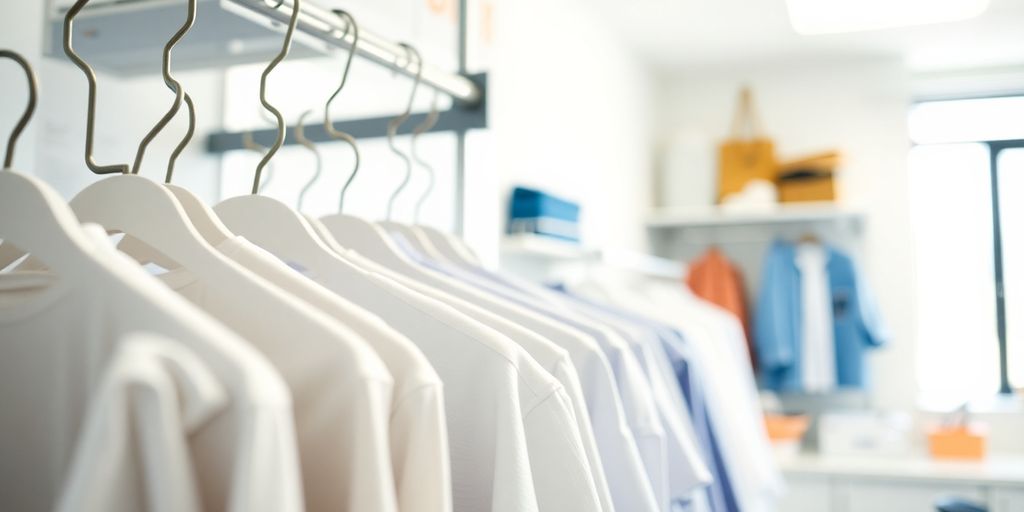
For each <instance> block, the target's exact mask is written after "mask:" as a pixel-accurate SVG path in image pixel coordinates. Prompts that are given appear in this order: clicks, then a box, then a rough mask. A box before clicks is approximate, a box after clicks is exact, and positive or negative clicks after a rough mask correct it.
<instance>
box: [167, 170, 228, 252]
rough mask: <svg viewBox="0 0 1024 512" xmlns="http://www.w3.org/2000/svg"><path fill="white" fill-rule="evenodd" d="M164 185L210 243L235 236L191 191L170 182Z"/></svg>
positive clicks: (216, 242) (214, 243)
mask: <svg viewBox="0 0 1024 512" xmlns="http://www.w3.org/2000/svg"><path fill="white" fill-rule="evenodd" d="M164 187H166V188H167V190H170V191H171V194H172V195H174V198H175V199H177V200H178V204H180V205H181V208H182V209H183V210H185V214H186V215H188V218H189V220H191V221H192V225H193V226H195V228H196V231H198V232H199V234H200V235H202V237H203V239H205V240H206V241H207V242H209V243H210V244H211V245H217V244H220V243H223V242H224V241H226V240H228V239H231V238H234V237H235V234H234V233H232V232H231V230H229V229H228V228H227V226H225V225H224V223H223V222H221V220H220V217H218V216H217V214H216V213H214V211H213V208H210V207H209V206H207V205H206V203H204V202H203V201H202V200H201V199H199V197H198V196H196V195H195V194H193V193H192V191H190V190H188V189H186V188H182V187H179V186H177V185H171V184H170V183H168V184H165V185H164Z"/></svg>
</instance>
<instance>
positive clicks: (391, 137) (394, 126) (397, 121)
mask: <svg viewBox="0 0 1024 512" xmlns="http://www.w3.org/2000/svg"><path fill="white" fill-rule="evenodd" d="M399 45H400V46H402V47H403V48H404V49H405V52H406V54H407V55H408V56H409V58H408V60H409V64H412V57H415V58H416V78H415V79H414V80H413V83H412V91H411V92H410V93H409V101H408V102H407V103H406V105H405V111H404V112H402V114H401V115H399V116H398V117H396V118H394V119H392V120H391V121H390V122H388V147H390V148H391V152H392V153H394V154H395V155H398V157H399V158H401V159H402V161H403V162H405V176H404V177H403V178H402V182H401V183H399V184H398V188H396V189H395V191H394V192H392V193H391V197H390V198H388V210H387V216H386V217H385V218H386V220H389V221H390V220H391V214H392V213H393V211H394V206H395V199H397V198H398V195H399V194H400V193H402V190H404V189H405V187H406V185H408V184H409V179H410V178H411V177H412V160H411V159H410V158H409V155H407V154H405V152H404V151H402V150H401V149H398V146H397V145H396V144H395V134H396V133H398V128H399V127H400V126H402V124H404V123H405V122H406V121H407V120H408V119H409V116H410V114H411V113H412V103H413V100H414V99H415V98H416V89H418V88H419V85H420V79H421V78H422V77H423V59H422V58H421V57H420V52H419V51H417V50H416V48H413V47H412V45H410V44H408V43H399ZM396 67H397V65H396Z"/></svg>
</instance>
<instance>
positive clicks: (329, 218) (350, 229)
mask: <svg viewBox="0 0 1024 512" xmlns="http://www.w3.org/2000/svg"><path fill="white" fill-rule="evenodd" d="M353 23H354V22H353ZM353 26H354V27H355V28H356V32H355V36H356V40H358V37H359V32H358V26H356V25H353ZM402 46H403V47H404V48H405V49H406V50H407V52H409V54H410V55H411V54H412V52H414V51H415V50H413V49H412V48H411V47H410V46H408V45H406V44H403V45H402ZM410 61H411V59H410ZM421 72H422V66H420V67H419V68H418V69H417V72H416V78H415V82H414V85H413V95H414V94H415V92H416V88H417V87H418V85H419V82H420V77H421ZM346 75H347V68H346ZM344 83H345V78H343V79H342V84H341V86H344ZM341 86H339V88H338V90H337V91H335V93H334V96H331V98H330V100H328V102H327V106H326V107H325V109H324V124H325V128H326V129H327V133H328V134H330V135H331V136H332V137H334V138H336V139H339V140H344V141H346V142H348V143H349V145H350V146H352V149H353V151H355V152H356V164H355V169H353V171H352V175H351V176H349V178H348V182H347V183H346V184H345V187H343V188H342V191H341V199H340V201H339V203H340V204H339V212H338V213H336V214H333V215H326V216H324V217H321V218H320V222H321V224H322V225H323V227H324V228H326V229H327V231H328V232H329V233H330V234H331V235H332V236H333V237H334V240H335V241H336V242H337V244H338V245H340V246H342V247H345V248H347V249H351V250H353V251H355V252H357V253H359V254H361V255H363V256H365V257H367V258H370V259H372V260H375V261H378V262H380V263H382V264H386V265H412V264H413V262H412V260H411V259H410V258H409V256H408V255H407V253H406V252H405V251H403V250H402V249H401V248H399V247H398V245H397V244H396V243H395V241H394V239H393V238H392V237H391V236H390V235H389V234H388V233H387V231H386V230H385V229H384V228H383V227H382V226H381V225H380V224H376V223H373V222H369V221H367V220H364V219H361V218H359V217H354V216H351V215H345V214H344V213H343V212H342V211H341V207H343V206H344V198H345V191H346V190H347V188H348V184H349V183H351V182H352V180H353V179H354V178H355V176H356V174H357V173H358V172H359V163H360V161H359V148H358V147H357V145H356V143H355V140H354V139H352V137H351V136H349V135H348V134H346V133H344V132H340V131H338V130H336V129H335V128H334V126H333V125H332V124H331V121H330V113H329V110H330V104H331V101H333V100H334V98H335V96H337V94H338V91H340V90H341ZM413 95H410V97H409V103H408V105H407V108H406V110H405V112H404V113H403V114H401V115H399V116H398V117H396V118H395V119H392V120H391V122H390V123H388V140H389V142H390V141H393V138H394V134H395V132H396V131H397V130H398V126H399V125H401V124H402V123H403V122H404V121H405V120H406V119H408V117H409V112H410V111H411V110H412V96H413ZM391 148H392V150H393V151H396V154H398V155H399V156H402V157H403V158H406V157H404V155H403V154H402V153H401V152H399V151H397V149H396V148H395V146H394V144H393V143H392V144H391ZM408 179H409V175H408V172H407V173H406V177H405V180H404V181H403V182H402V184H401V185H399V187H398V189H397V190H396V191H395V192H394V193H393V194H392V195H391V198H390V199H389V201H388V214H387V215H388V217H389V218H390V216H391V212H392V210H393V206H394V200H395V197H396V196H397V195H398V193H399V192H401V190H402V188H403V187H404V185H405V183H407V182H408ZM415 242H416V240H415V239H414V237H410V243H415ZM413 248H414V249H417V250H419V249H418V248H416V247H415V245H414V246H413Z"/></svg>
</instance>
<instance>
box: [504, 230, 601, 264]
mask: <svg viewBox="0 0 1024 512" xmlns="http://www.w3.org/2000/svg"><path fill="white" fill-rule="evenodd" d="M501 255H502V257H506V256H511V257H526V258H540V259H547V260H578V259H581V258H583V257H585V256H586V255H587V251H586V250H585V249H584V248H583V247H582V246H581V245H579V244H574V243H572V242H569V241H564V240H559V239H557V238H551V237H546V236H540V235H509V236H506V237H505V238H504V240H502V242H501Z"/></svg>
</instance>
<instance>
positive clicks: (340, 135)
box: [324, 9, 360, 213]
mask: <svg viewBox="0 0 1024 512" xmlns="http://www.w3.org/2000/svg"><path fill="white" fill-rule="evenodd" d="M332 12H333V13H334V14H336V15H337V16H338V17H340V18H341V19H343V20H345V33H344V34H343V35H342V36H341V38H342V39H345V38H346V37H348V31H349V28H351V29H352V46H351V47H350V48H349V52H348V57H347V58H346V59H345V68H344V69H343V70H342V72H341V83H339V84H338V88H337V89H335V90H334V94H331V97H330V98H328V100H327V104H325V105H324V130H325V131H326V132H327V135H328V136H329V137H331V138H333V139H337V140H343V141H345V142H346V143H348V145H349V146H350V147H351V148H352V151H353V152H354V153H355V156H356V162H355V166H354V167H353V168H352V173H351V174H349V176H348V179H346V180H345V184H344V185H342V186H341V193H340V194H339V195H338V212H339V213H340V212H341V211H342V210H343V208H344V207H345V193H346V192H348V187H349V185H351V184H352V181H353V180H355V179H356V174H358V173H359V162H360V155H359V146H358V145H357V144H356V139H355V137H352V136H351V135H349V134H347V133H345V132H343V131H341V130H338V129H336V128H335V127H334V123H333V122H331V103H333V102H334V99H335V98H337V97H338V94H339V93H341V90H342V89H343V88H344V87H345V82H346V81H348V70H349V68H351V67H352V57H354V56H355V54H356V46H358V45H359V25H358V24H357V23H356V20H355V18H353V17H352V15H351V14H349V13H348V11H344V10H341V9H334V10H333V11H332Z"/></svg>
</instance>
